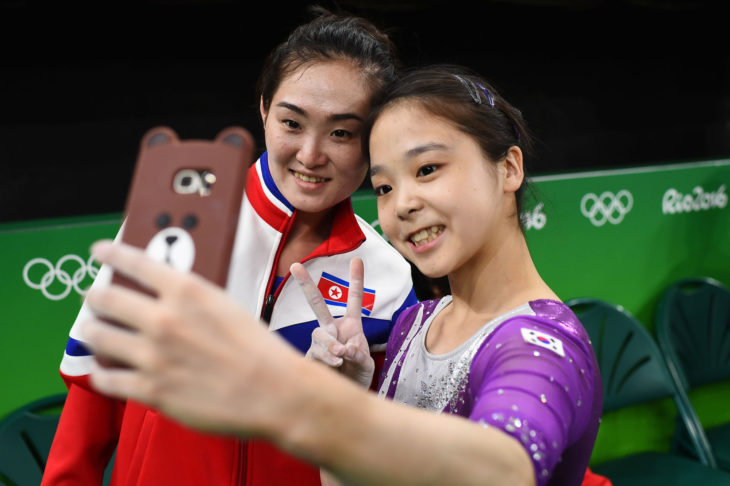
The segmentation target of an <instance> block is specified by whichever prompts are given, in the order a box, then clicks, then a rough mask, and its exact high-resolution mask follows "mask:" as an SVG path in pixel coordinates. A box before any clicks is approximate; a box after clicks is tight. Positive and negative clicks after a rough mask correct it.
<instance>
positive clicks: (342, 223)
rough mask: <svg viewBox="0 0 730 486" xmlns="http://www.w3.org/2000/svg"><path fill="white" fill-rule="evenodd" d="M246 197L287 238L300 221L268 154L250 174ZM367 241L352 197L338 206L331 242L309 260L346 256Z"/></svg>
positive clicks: (327, 242) (267, 221)
mask: <svg viewBox="0 0 730 486" xmlns="http://www.w3.org/2000/svg"><path fill="white" fill-rule="evenodd" d="M246 197H247V199H248V201H249V202H250V203H251V205H252V206H253V208H254V209H255V211H256V213H257V214H258V215H259V216H261V218H262V219H263V220H264V221H266V223H267V224H268V225H269V226H271V227H272V228H275V229H276V230H277V231H279V232H280V233H282V234H283V235H284V236H285V235H286V233H287V232H288V229H289V227H290V226H291V222H292V221H293V219H294V218H295V217H296V212H297V210H296V209H295V208H294V206H292V204H291V203H290V202H289V201H287V199H286V198H285V197H284V195H283V194H282V193H281V191H279V188H278V187H276V184H275V183H274V179H273V177H271V172H270V171H269V160H268V154H267V152H264V153H263V154H262V155H261V158H259V160H257V161H256V163H255V164H254V165H252V166H251V168H250V169H249V171H248V179H247V181H246ZM363 241H365V234H364V233H363V232H362V230H361V229H360V225H359V224H358V222H357V219H356V218H355V213H354V212H353V210H352V202H351V201H350V198H349V197H348V198H347V199H345V200H344V201H342V202H340V203H338V204H337V206H335V216H334V220H333V222H332V230H331V232H330V237H329V239H328V240H327V241H325V242H324V243H322V244H321V245H320V246H319V247H318V248H317V249H316V250H315V251H314V252H313V253H312V254H311V255H309V256H308V257H307V259H310V258H315V257H317V256H324V255H333V254H337V253H344V252H346V251H350V250H353V249H355V248H357V247H358V246H360V244H361V243H362V242H363Z"/></svg>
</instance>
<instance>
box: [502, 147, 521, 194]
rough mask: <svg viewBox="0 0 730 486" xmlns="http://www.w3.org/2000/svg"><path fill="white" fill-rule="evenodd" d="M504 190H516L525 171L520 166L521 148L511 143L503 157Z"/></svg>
mask: <svg viewBox="0 0 730 486" xmlns="http://www.w3.org/2000/svg"><path fill="white" fill-rule="evenodd" d="M503 177H504V181H503V182H504V191H505V192H517V189H519V188H520V186H521V185H522V180H523V179H524V178H525V172H524V170H523V168H522V150H520V148H519V147H518V146H517V145H513V146H511V147H510V148H509V150H507V156H506V157H505V158H504V174H503Z"/></svg>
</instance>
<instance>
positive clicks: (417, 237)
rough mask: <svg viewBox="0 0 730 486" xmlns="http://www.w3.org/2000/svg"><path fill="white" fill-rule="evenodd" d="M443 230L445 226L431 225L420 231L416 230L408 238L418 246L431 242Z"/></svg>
mask: <svg viewBox="0 0 730 486" xmlns="http://www.w3.org/2000/svg"><path fill="white" fill-rule="evenodd" d="M443 231H444V227H443V226H431V227H428V228H424V229H422V230H420V231H416V232H415V233H413V234H412V235H411V236H410V237H409V238H408V239H409V240H410V242H411V243H413V244H414V245H415V246H417V247H418V246H423V245H425V244H426V243H430V242H431V241H433V240H435V239H436V238H437V237H438V236H439V235H440V234H441V233H443Z"/></svg>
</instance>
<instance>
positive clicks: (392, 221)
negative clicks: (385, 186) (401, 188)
mask: <svg viewBox="0 0 730 486" xmlns="http://www.w3.org/2000/svg"><path fill="white" fill-rule="evenodd" d="M383 200H384V198H382V197H381V198H378V200H377V201H378V224H379V225H380V229H381V230H382V231H383V234H385V236H386V237H387V238H388V240H390V241H391V242H395V241H397V240H398V238H397V237H396V236H397V233H396V231H397V229H398V224H397V223H398V218H396V217H395V212H394V211H393V210H392V209H391V208H390V207H389V206H390V205H389V204H388V203H387V202H384V201H383ZM394 244H395V243H394Z"/></svg>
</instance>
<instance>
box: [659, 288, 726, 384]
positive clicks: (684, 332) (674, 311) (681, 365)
mask: <svg viewBox="0 0 730 486" xmlns="http://www.w3.org/2000/svg"><path fill="white" fill-rule="evenodd" d="M655 319H656V322H655V327H656V335H657V341H658V342H659V347H660V348H661V349H662V352H663V353H664V356H665V357H666V359H667V362H668V363H667V364H668V365H669V366H670V367H672V366H674V367H676V369H677V374H678V376H679V378H680V380H681V384H682V385H683V387H684V388H685V390H689V389H690V388H695V387H700V386H702V385H707V384H710V383H716V382H719V381H725V380H730V290H728V289H727V288H726V287H724V286H723V285H722V284H721V283H720V282H718V281H716V280H713V279H711V278H705V277H697V278H687V279H683V280H679V281H677V282H675V283H674V284H672V285H670V286H669V287H668V288H667V289H666V290H665V291H664V292H663V293H662V296H661V298H660V300H659V304H658V305H657V312H656V317H655Z"/></svg>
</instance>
